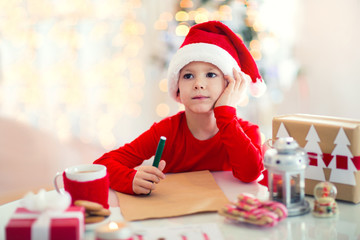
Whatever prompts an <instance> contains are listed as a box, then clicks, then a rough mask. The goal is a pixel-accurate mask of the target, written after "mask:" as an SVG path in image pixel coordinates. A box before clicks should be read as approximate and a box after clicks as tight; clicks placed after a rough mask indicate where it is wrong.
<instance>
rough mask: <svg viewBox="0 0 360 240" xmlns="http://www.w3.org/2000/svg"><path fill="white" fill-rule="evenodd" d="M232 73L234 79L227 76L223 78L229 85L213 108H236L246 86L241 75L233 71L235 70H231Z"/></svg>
mask: <svg viewBox="0 0 360 240" xmlns="http://www.w3.org/2000/svg"><path fill="white" fill-rule="evenodd" d="M233 73H234V77H235V78H233V77H231V76H229V75H225V76H224V78H225V79H226V80H227V81H228V82H229V84H228V85H227V87H226V88H225V90H224V92H223V93H222V94H221V95H220V97H219V99H218V100H217V101H216V103H215V106H214V107H220V106H231V107H235V108H236V106H237V105H238V104H239V102H240V100H241V99H242V98H243V96H244V94H245V91H246V87H247V85H248V84H247V81H246V79H245V77H244V76H243V75H242V74H240V73H239V72H238V71H236V70H235V68H233Z"/></svg>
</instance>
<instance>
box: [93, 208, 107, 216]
mask: <svg viewBox="0 0 360 240" xmlns="http://www.w3.org/2000/svg"><path fill="white" fill-rule="evenodd" d="M89 214H90V215H96V216H104V217H107V216H110V214H111V212H110V210H109V209H106V208H102V209H100V210H97V211H89Z"/></svg>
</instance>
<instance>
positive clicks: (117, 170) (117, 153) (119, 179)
mask: <svg viewBox="0 0 360 240" xmlns="http://www.w3.org/2000/svg"><path fill="white" fill-rule="evenodd" d="M155 126H156V124H154V125H153V126H152V127H151V128H150V129H149V130H147V131H145V132H144V133H143V134H141V135H140V136H139V137H137V138H136V139H135V140H134V141H132V142H131V143H127V144H125V145H124V146H122V147H120V148H118V149H116V150H113V151H110V152H108V153H105V154H104V155H103V156H101V157H100V158H99V159H97V160H95V161H94V163H96V164H102V165H105V166H106V168H107V171H108V173H109V176H110V187H111V188H112V189H114V190H116V191H119V192H123V193H128V194H134V191H133V189H132V182H133V179H134V176H135V174H136V170H135V169H134V168H135V167H136V166H139V165H140V164H141V163H142V162H143V161H144V160H146V159H149V158H150V157H152V156H153V155H154V152H155V150H154V149H156V144H157V142H156V139H157V137H156V131H155Z"/></svg>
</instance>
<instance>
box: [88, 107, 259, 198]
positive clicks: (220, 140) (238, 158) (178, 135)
mask: <svg viewBox="0 0 360 240" xmlns="http://www.w3.org/2000/svg"><path fill="white" fill-rule="evenodd" d="M214 114H215V118H216V124H217V127H218V128H219V131H218V133H217V134H216V135H215V136H214V137H212V138H210V139H208V140H198V139H196V138H195V137H194V136H193V135H192V134H191V132H190V130H189V128H188V126H187V123H186V116H185V113H184V112H179V113H177V114H176V115H174V116H171V117H167V118H165V119H163V120H162V121H160V122H158V123H154V124H153V125H152V126H151V128H150V129H149V130H147V131H145V132H144V133H143V134H141V135H140V136H139V137H138V138H136V139H135V140H134V141H132V142H131V143H128V144H125V145H124V146H122V147H120V148H119V149H116V150H113V151H111V152H108V153H105V154H104V155H103V156H102V157H100V158H99V159H97V160H96V161H95V162H94V163H97V164H103V165H105V166H106V167H107V170H108V173H109V174H110V187H111V188H112V189H114V190H116V191H119V192H124V193H130V194H134V192H133V190H132V181H133V178H134V175H135V173H136V170H135V169H134V168H135V167H136V166H138V165H140V164H141V163H142V162H143V161H144V160H147V159H149V158H151V157H152V156H154V154H155V151H156V148H157V144H158V141H159V139H160V136H165V137H166V144H165V148H164V151H163V155H162V158H161V159H163V160H165V161H166V167H165V169H164V171H163V172H164V173H178V172H188V171H200V170H210V171H227V170H231V171H232V172H233V175H234V176H235V177H236V178H238V179H239V180H241V181H243V182H252V181H254V180H256V179H257V178H258V177H259V176H260V174H261V171H262V170H263V161H262V153H261V139H260V132H259V127H258V126H257V125H254V124H252V123H250V122H247V121H243V120H242V119H240V118H238V117H237V116H236V109H235V108H233V107H228V106H221V107H217V108H215V109H214Z"/></svg>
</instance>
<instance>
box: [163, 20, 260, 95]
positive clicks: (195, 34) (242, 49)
mask: <svg viewBox="0 0 360 240" xmlns="http://www.w3.org/2000/svg"><path fill="white" fill-rule="evenodd" d="M194 61H202V62H208V63H211V64H214V65H215V66H217V67H218V68H219V69H220V70H221V71H222V72H223V74H224V75H230V76H233V71H232V69H233V68H235V69H236V70H237V71H241V72H242V73H244V74H246V75H248V76H249V77H250V78H251V82H250V93H251V95H253V96H255V97H259V96H261V95H262V94H263V93H264V92H265V90H266V85H265V82H264V80H263V79H262V77H261V75H260V73H259V70H258V68H257V66H256V63H255V60H254V59H253V57H252V56H251V54H250V52H249V50H248V49H247V48H246V46H245V44H244V43H243V41H242V40H241V39H240V38H239V37H238V36H237V35H236V34H235V33H234V32H233V31H232V30H231V29H230V28H228V27H227V26H226V25H224V24H223V23H221V22H218V21H209V22H205V23H200V24H197V25H195V26H193V27H191V28H190V31H189V33H188V34H187V36H186V37H185V40H184V42H183V44H182V45H181V46H180V48H179V49H178V51H177V52H176V54H175V55H174V57H173V58H172V60H171V62H170V65H169V69H168V89H169V94H170V96H171V97H173V98H174V99H175V100H177V99H176V96H177V93H178V89H179V85H178V79H179V72H180V70H181V69H182V68H183V67H184V66H185V65H187V64H189V63H190V62H194Z"/></svg>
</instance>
